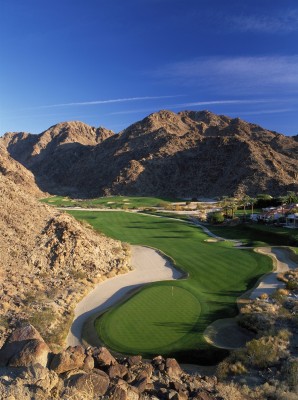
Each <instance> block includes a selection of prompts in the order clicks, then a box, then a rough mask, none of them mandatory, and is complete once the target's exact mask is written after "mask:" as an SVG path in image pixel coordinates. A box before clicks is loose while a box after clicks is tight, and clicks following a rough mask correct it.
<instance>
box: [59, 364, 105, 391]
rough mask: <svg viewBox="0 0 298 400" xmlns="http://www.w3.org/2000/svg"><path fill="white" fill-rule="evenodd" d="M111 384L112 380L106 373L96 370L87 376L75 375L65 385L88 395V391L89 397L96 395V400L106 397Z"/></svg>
mask: <svg viewBox="0 0 298 400" xmlns="http://www.w3.org/2000/svg"><path fill="white" fill-rule="evenodd" d="M109 383H110V380H109V377H108V375H107V374H106V373H105V372H103V371H100V370H96V369H94V370H93V371H92V372H89V373H86V374H77V375H73V376H72V377H71V378H69V379H68V380H66V381H65V384H66V385H67V386H68V387H72V388H75V389H76V390H78V391H79V392H81V393H86V391H88V394H89V395H90V394H92V393H94V398H95V397H98V396H103V395H105V394H106V392H107V390H108V387H109Z"/></svg>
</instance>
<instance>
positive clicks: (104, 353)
mask: <svg viewBox="0 0 298 400" xmlns="http://www.w3.org/2000/svg"><path fill="white" fill-rule="evenodd" d="M93 355H94V357H95V359H96V361H97V362H98V364H99V366H103V367H109V366H110V365H115V364H117V361H116V359H115V358H114V357H113V356H112V354H111V353H110V352H109V350H108V349H107V348H105V347H99V349H98V351H96V352H95V353H94V354H93Z"/></svg>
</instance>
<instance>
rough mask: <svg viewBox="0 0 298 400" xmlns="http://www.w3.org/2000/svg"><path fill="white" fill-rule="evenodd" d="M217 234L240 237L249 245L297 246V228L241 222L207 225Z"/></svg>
mask: <svg viewBox="0 0 298 400" xmlns="http://www.w3.org/2000/svg"><path fill="white" fill-rule="evenodd" d="M208 229H209V230H210V231H211V232H213V233H215V234H216V235H218V236H221V237H224V238H227V239H240V240H241V241H243V242H244V243H245V244H249V245H251V246H266V245H270V246H297V245H298V229H288V228H283V227H277V226H272V225H262V224H255V223H254V224H241V225H237V226H208Z"/></svg>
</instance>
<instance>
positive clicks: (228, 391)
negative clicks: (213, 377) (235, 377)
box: [217, 383, 243, 400]
mask: <svg viewBox="0 0 298 400" xmlns="http://www.w3.org/2000/svg"><path fill="white" fill-rule="evenodd" d="M217 391H218V393H219V395H220V396H221V398H222V399H223V400H243V394H242V393H241V390H240V388H239V386H238V385H236V384H235V383H229V384H227V383H219V384H218V386H217Z"/></svg>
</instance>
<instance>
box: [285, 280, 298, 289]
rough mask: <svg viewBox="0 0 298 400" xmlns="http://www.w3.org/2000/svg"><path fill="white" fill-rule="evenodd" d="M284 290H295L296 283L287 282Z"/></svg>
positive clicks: (297, 286)
mask: <svg viewBox="0 0 298 400" xmlns="http://www.w3.org/2000/svg"><path fill="white" fill-rule="evenodd" d="M286 288H287V289H288V290H297V289H298V281H294V280H293V281H288V282H287V285H286Z"/></svg>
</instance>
